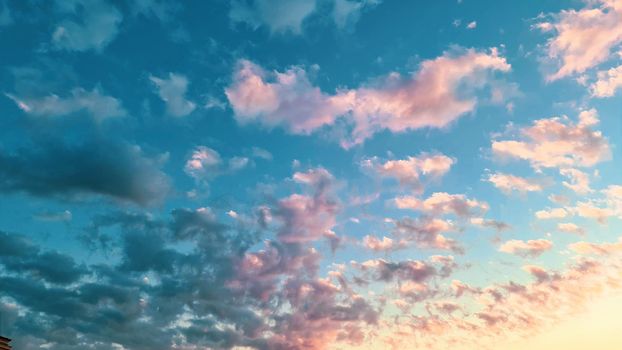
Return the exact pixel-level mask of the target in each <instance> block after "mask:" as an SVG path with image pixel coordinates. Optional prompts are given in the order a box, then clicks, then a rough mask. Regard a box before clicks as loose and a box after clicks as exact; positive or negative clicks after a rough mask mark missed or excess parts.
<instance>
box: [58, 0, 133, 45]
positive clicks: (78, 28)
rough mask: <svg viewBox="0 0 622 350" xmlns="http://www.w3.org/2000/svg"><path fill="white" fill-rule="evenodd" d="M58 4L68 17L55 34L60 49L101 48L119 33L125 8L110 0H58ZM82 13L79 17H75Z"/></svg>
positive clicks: (59, 25)
mask: <svg viewBox="0 0 622 350" xmlns="http://www.w3.org/2000/svg"><path fill="white" fill-rule="evenodd" d="M55 6H56V7H57V10H58V11H59V12H60V13H61V14H63V15H64V16H65V17H66V19H63V20H62V21H60V22H59V23H58V24H57V25H56V27H55V28H54V32H53V34H52V44H53V46H54V47H55V48H57V49H63V50H70V51H88V50H94V51H96V52H101V51H103V49H104V48H105V47H106V46H107V45H108V44H110V42H112V40H113V39H114V38H115V37H116V36H117V34H118V32H119V25H120V24H121V21H122V20H123V15H122V14H121V11H119V9H117V8H116V7H115V6H113V5H112V4H109V3H108V2H107V1H106V0H95V1H88V2H87V1H84V0H70V1H56V2H55ZM78 13H79V14H80V17H81V20H79V21H78V20H75V15H76V14H78Z"/></svg>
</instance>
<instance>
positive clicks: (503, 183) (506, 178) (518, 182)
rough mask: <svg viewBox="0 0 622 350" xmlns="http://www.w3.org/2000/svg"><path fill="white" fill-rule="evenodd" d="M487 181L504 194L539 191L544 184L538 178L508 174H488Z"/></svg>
mask: <svg viewBox="0 0 622 350" xmlns="http://www.w3.org/2000/svg"><path fill="white" fill-rule="evenodd" d="M488 181H489V182H490V183H492V184H493V185H494V186H495V187H496V188H498V189H500V190H501V191H502V192H504V193H506V194H510V193H512V192H515V191H516V192H519V193H527V192H541V191H542V190H543V189H544V186H543V185H542V183H541V182H540V181H538V180H535V179H527V178H524V177H520V176H516V175H510V174H503V173H495V174H490V176H488Z"/></svg>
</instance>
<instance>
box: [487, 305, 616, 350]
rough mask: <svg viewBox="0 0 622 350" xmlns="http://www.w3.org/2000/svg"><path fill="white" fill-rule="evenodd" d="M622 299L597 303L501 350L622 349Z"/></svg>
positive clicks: (500, 348)
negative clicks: (556, 324) (572, 316)
mask: <svg viewBox="0 0 622 350" xmlns="http://www.w3.org/2000/svg"><path fill="white" fill-rule="evenodd" d="M621 315H622V296H617V297H609V298H606V299H603V300H595V302H594V303H593V304H592V305H591V306H590V308H589V310H588V311H587V312H586V313H582V314H580V315H577V316H575V317H574V318H572V319H569V320H568V321H565V322H563V323H561V324H559V325H558V326H556V327H554V328H552V329H550V330H548V331H546V332H544V333H542V334H540V335H538V336H535V337H534V338H531V339H528V340H525V341H521V342H516V343H514V344H508V345H506V346H503V347H499V348H497V350H527V349H528V350H552V349H564V350H620V349H622V319H621Z"/></svg>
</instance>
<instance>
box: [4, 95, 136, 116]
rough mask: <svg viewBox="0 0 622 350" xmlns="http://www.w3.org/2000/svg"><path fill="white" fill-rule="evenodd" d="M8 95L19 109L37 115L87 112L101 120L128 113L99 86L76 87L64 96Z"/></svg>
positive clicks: (63, 114)
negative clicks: (89, 89) (25, 96)
mask: <svg viewBox="0 0 622 350" xmlns="http://www.w3.org/2000/svg"><path fill="white" fill-rule="evenodd" d="M6 96H7V97H8V98H10V99H11V100H13V102H15V104H17V107H19V109H21V110H22V111H24V112H25V113H27V114H31V115H35V116H43V117H47V116H52V117H55V116H65V115H71V114H76V113H80V112H86V113H88V114H89V115H91V117H93V119H95V120H96V121H98V122H101V121H103V120H105V119H108V118H115V117H122V116H125V115H127V112H126V111H125V109H123V106H122V105H121V102H120V101H119V100H117V99H116V98H114V97H111V96H107V95H105V94H103V92H102V91H101V89H100V88H98V87H96V88H94V89H93V90H91V91H88V90H85V89H83V88H75V89H73V90H71V93H70V94H69V95H68V96H64V97H61V96H58V95H49V96H45V97H38V98H20V97H16V96H14V95H12V94H6Z"/></svg>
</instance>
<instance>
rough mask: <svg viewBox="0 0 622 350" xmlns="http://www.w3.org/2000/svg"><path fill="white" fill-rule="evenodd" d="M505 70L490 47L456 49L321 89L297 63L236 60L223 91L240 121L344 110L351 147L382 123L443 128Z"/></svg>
mask: <svg viewBox="0 0 622 350" xmlns="http://www.w3.org/2000/svg"><path fill="white" fill-rule="evenodd" d="M509 70H510V65H509V64H508V63H507V62H506V60H505V58H503V57H502V56H500V55H499V53H498V52H497V50H496V49H492V50H490V51H489V52H479V51H476V50H473V49H468V50H458V52H445V53H444V54H443V55H442V56H440V57H438V58H436V59H432V60H426V61H423V62H422V63H421V65H420V68H419V70H418V71H417V72H415V73H413V75H412V76H410V77H402V76H401V75H400V74H398V73H392V74H390V75H388V76H387V77H386V78H385V79H383V80H382V82H381V83H378V84H374V85H369V86H363V87H359V88H357V89H349V90H348V89H342V90H339V91H337V92H336V93H335V94H328V93H324V92H322V91H321V90H320V89H319V88H318V87H316V86H313V85H312V84H311V82H310V81H309V78H308V77H307V73H306V71H305V70H303V68H301V67H292V68H289V69H288V70H286V71H285V72H266V71H265V70H263V69H262V68H261V67H259V66H257V65H256V64H254V63H252V62H249V61H246V60H242V61H240V62H239V63H238V65H237V68H236V71H235V72H234V76H233V82H232V84H231V85H230V86H229V87H228V88H227V89H226V90H225V93H226V95H227V97H228V99H229V103H230V104H231V106H232V107H233V110H234V112H235V117H236V119H237V120H238V122H240V123H242V124H246V123H248V122H251V121H254V122H258V123H260V124H262V125H265V126H268V127H275V126H283V127H285V128H286V129H287V130H288V131H290V132H292V133H295V134H309V133H311V132H313V131H316V130H318V129H319V128H321V127H324V126H327V125H333V124H335V122H336V120H337V119H338V118H340V117H343V118H344V119H345V120H346V122H347V124H350V125H352V126H353V130H352V132H351V135H350V136H349V137H348V138H347V139H344V140H342V146H344V147H350V146H352V145H355V144H359V143H362V142H363V141H364V140H365V139H367V138H369V137H371V136H372V135H373V134H374V133H376V132H379V131H381V130H384V129H388V130H390V131H392V132H403V131H407V130H415V129H421V128H444V127H446V126H448V125H450V124H451V123H452V122H454V121H455V120H457V119H459V118H460V117H461V116H464V115H466V114H468V113H470V112H473V111H474V110H475V108H476V106H477V103H478V99H477V97H476V92H477V91H479V90H481V89H482V88H483V87H485V86H487V85H489V84H490V83H491V82H492V81H493V80H494V79H493V78H492V73H493V72H495V71H501V72H507V71H509ZM447 72H451V74H447ZM458 88H460V93H458ZM501 99H503V98H501ZM497 100H498V99H497Z"/></svg>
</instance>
